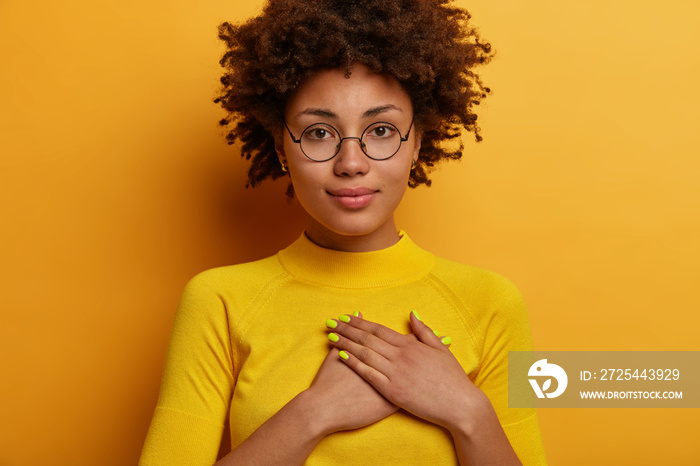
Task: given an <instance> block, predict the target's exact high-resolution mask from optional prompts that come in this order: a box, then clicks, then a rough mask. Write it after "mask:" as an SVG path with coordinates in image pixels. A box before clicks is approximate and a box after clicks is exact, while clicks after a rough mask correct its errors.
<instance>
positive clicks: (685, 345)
mask: <svg viewBox="0 0 700 466" xmlns="http://www.w3.org/2000/svg"><path fill="white" fill-rule="evenodd" d="M460 3H461V2H460ZM464 4H465V5H468V6H469V8H470V11H471V12H472V13H473V15H474V19H475V23H476V24H478V25H479V26H480V27H481V30H482V32H483V34H484V35H485V36H486V37H487V38H488V39H489V40H490V41H492V42H493V44H494V46H495V48H496V50H497V53H498V55H497V58H496V59H495V60H494V62H493V63H492V64H491V65H490V66H489V67H488V68H486V69H485V70H484V77H485V79H486V82H487V84H488V85H490V86H491V87H492V88H493V89H494V94H493V96H492V97H490V98H489V99H487V103H486V104H485V105H484V107H483V108H482V112H481V115H482V117H481V125H482V127H483V135H484V138H485V140H484V142H483V143H481V144H475V143H473V142H471V141H469V142H468V143H467V148H466V151H467V153H466V155H465V159H464V161H462V162H461V163H458V164H455V163H453V164H451V165H445V166H444V167H443V169H442V171H441V172H439V173H437V174H436V175H435V177H434V180H435V183H434V187H432V188H430V189H424V188H423V189H418V190H416V191H414V192H410V193H409V194H408V195H407V197H406V199H405V200H404V203H403V204H402V206H401V208H400V211H399V214H398V220H399V225H400V227H402V228H404V229H406V230H407V231H408V232H409V233H410V234H411V236H412V237H413V239H414V240H415V241H416V242H418V243H419V244H421V245H422V246H424V247H425V248H427V249H429V250H432V251H433V252H435V253H437V254H439V255H442V256H445V257H448V258H452V259H455V260H459V261H462V262H466V263H470V264H475V265H480V266H483V267H487V268H490V269H493V270H496V271H499V272H500V273H502V274H504V275H506V276H508V277H509V278H511V279H512V280H513V281H514V282H515V283H516V284H517V285H518V286H519V287H520V289H521V290H522V292H523V293H524V295H525V298H526V300H527V303H528V306H529V311H530V316H531V321H532V326H533V333H534V340H535V347H536V349H538V350H700V344H699V343H698V342H697V334H698V330H697V329H698V326H699V325H700V317H699V313H698V310H699V308H700V306H699V304H700V298H699V297H698V294H697V293H698V292H697V290H696V289H694V287H695V286H696V285H697V283H698V279H699V278H700V273H699V271H698V266H699V265H700V248H699V245H698V241H699V240H698V238H699V236H700V235H699V232H700V218H699V217H700V216H699V215H698V213H699V212H700V205H699V204H700V183H699V182H698V180H699V179H700V176H699V175H700V157H699V155H700V153H699V152H700V151H699V150H698V147H700V137H699V136H698V134H700V131H699V130H698V127H697V125H698V123H699V118H698V116H699V115H698V114H699V110H698V109H699V108H700V91H699V90H698V86H697V83H698V82H700V58H699V57H700V32H699V31H700V30H699V29H698V27H697V23H698V20H699V19H700V3H698V2H697V1H694V0H669V1H664V2H662V1H661V0H654V1H639V0H637V1H631V0H630V1H613V2H611V1H603V0H592V1H591V0H585V1H584V0H535V1H531V2H521V1H516V0H503V1H498V2H493V1H486V0H475V1H471V2H469V3H468V4H467V3H466V2H464ZM257 9H258V5H256V4H252V6H251V5H250V4H249V2H222V1H210V2H192V1H188V2H185V1H179V0H176V1H164V0H154V1H149V2H141V1H136V0H120V1H112V0H110V1H86V0H73V1H71V0H66V1H62V2H46V1H43V2H42V1H40V2H20V1H18V0H5V1H3V2H2V3H0V64H1V68H0V106H1V107H0V108H1V110H0V152H1V154H2V157H1V159H0V174H1V178H0V179H1V183H0V208H1V209H2V210H1V211H0V218H1V222H2V223H1V227H0V245H1V246H0V247H1V248H2V250H1V251H0V253H1V256H0V257H1V258H2V277H1V278H2V280H1V282H0V283H1V303H2V304H1V308H0V310H1V312H2V316H1V319H0V374H1V375H0V377H1V378H0V391H1V392H0V419H1V421H0V464H2V465H3V466H4V465H12V466H14V465H26V464H37V463H48V464H60V465H93V464H101V465H125V464H135V462H136V460H137V458H138V455H139V451H140V448H141V445H142V442H143V437H144V435H145V432H146V429H147V426H148V423H149V420H150V416H151V413H152V410H153V407H154V403H155V400H156V396H157V392H158V386H159V381H160V375H161V370H162V363H163V358H164V354H165V345H166V341H167V338H168V333H169V329H170V324H171V322H172V316H173V311H174V309H175V306H176V303H177V300H178V297H179V294H180V291H181V290H182V287H183V286H184V284H185V282H186V281H187V279H188V278H189V277H191V276H192V275H194V274H195V273H197V272H198V271H201V270H203V269H206V268H210V267H214V266H218V265H224V264H230V263H236V262H241V261H245V260H251V259H255V258H259V257H262V256H265V255H268V254H271V253H273V252H275V251H276V250H278V249H279V248H281V247H283V246H285V245H286V244H287V243H289V242H290V241H292V240H293V239H294V238H296V237H297V235H298V234H299V232H300V231H301V228H302V227H303V220H302V217H301V215H300V211H299V209H298V207H296V206H294V205H291V206H290V205H288V204H287V202H286V200H285V198H284V196H283V191H284V189H285V186H284V183H276V184H270V183H268V184H266V185H265V186H263V187H262V188H261V189H259V190H245V189H244V188H243V185H244V174H243V164H242V162H241V161H240V160H238V156H237V154H236V152H235V150H233V149H232V148H231V147H229V146H227V145H226V144H225V143H224V141H223V137H222V134H221V130H220V129H219V128H218V126H217V121H218V119H219V118H221V116H222V113H221V111H220V110H219V109H218V108H217V107H216V106H215V105H214V104H213V103H212V102H211V99H212V96H213V95H214V93H215V89H216V87H217V83H218V75H219V67H218V63H217V61H218V58H219V56H220V54H221V53H222V47H221V45H220V44H219V43H218V40H217V38H216V26H217V25H218V23H220V22H221V21H223V20H236V19H240V18H243V17H248V16H250V15H252V14H254V13H255V12H256V11H257ZM296 311H297V312H302V310H296ZM290 312H292V313H293V312H295V310H290ZM540 419H541V423H542V431H543V437H544V442H545V447H546V450H547V453H548V457H549V460H550V462H551V464H553V465H590V464H605V465H608V464H609V465H616V464H674V465H682V464H688V465H690V464H698V463H700V450H699V449H698V448H697V444H696V443H697V441H696V436H697V411H696V410H692V409H687V410H660V409H639V410H625V409H619V410H606V409H598V410H574V409H569V410H542V411H541V412H540Z"/></svg>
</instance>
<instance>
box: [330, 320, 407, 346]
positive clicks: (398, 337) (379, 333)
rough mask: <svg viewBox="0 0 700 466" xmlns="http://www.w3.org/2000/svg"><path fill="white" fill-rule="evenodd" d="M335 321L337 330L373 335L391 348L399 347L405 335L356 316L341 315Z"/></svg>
mask: <svg viewBox="0 0 700 466" xmlns="http://www.w3.org/2000/svg"><path fill="white" fill-rule="evenodd" d="M331 320H333V319H331ZM337 320H338V326H337V329H339V330H341V329H344V330H346V329H347V327H350V328H355V329H358V330H361V331H363V332H365V333H368V334H371V335H374V336H375V337H377V338H379V339H381V340H384V341H386V342H387V343H389V344H391V345H393V346H401V345H402V344H403V342H404V338H405V335H402V334H400V333H399V332H396V331H394V330H392V329H390V328H389V327H385V326H384V325H381V324H378V323H376V322H371V321H369V320H365V319H362V318H358V317H357V316H349V315H347V314H343V315H341V316H340V317H339V318H338V319H337ZM334 328H336V327H334ZM341 331H343V330H341ZM354 335H357V333H355V334H354Z"/></svg>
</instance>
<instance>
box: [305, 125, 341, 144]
mask: <svg viewBox="0 0 700 466" xmlns="http://www.w3.org/2000/svg"><path fill="white" fill-rule="evenodd" d="M304 138H305V139H308V140H311V141H324V142H326V141H330V140H333V139H334V138H335V133H334V132H333V130H332V129H331V128H329V127H327V126H313V127H311V128H308V129H307V130H306V131H304Z"/></svg>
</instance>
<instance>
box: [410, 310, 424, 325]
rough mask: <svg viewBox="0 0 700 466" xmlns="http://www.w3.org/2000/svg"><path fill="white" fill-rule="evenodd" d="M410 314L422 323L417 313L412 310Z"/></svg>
mask: <svg viewBox="0 0 700 466" xmlns="http://www.w3.org/2000/svg"><path fill="white" fill-rule="evenodd" d="M411 313H412V314H413V315H414V316H416V319H418V320H420V321H421V322H423V320H422V319H421V318H420V316H419V315H418V313H417V312H416V310H415V309H414V310H412V311H411Z"/></svg>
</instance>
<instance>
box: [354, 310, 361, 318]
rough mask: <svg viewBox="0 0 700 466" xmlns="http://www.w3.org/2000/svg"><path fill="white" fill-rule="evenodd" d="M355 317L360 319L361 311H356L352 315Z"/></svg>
mask: <svg viewBox="0 0 700 466" xmlns="http://www.w3.org/2000/svg"><path fill="white" fill-rule="evenodd" d="M352 315H354V316H355V317H360V311H355V312H353V313H352Z"/></svg>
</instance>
